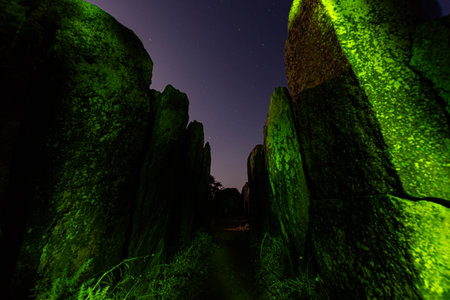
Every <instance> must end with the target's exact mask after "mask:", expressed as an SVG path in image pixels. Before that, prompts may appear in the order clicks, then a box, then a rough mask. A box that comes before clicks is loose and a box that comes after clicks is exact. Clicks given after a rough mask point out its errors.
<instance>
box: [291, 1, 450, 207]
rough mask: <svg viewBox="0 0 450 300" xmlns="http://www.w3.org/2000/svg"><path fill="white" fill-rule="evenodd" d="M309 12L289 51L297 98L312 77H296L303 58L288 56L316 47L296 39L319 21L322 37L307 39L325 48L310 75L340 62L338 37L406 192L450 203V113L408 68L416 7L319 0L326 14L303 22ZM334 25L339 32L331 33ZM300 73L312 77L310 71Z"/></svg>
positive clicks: (299, 19)
mask: <svg viewBox="0 0 450 300" xmlns="http://www.w3.org/2000/svg"><path fill="white" fill-rule="evenodd" d="M316 2H318V1H316ZM310 9H311V7H310V5H306V2H302V6H300V8H299V10H298V12H297V14H296V17H295V19H294V20H293V21H292V22H291V26H290V33H289V35H290V37H289V38H288V42H287V46H286V49H287V51H286V54H287V56H286V57H287V59H286V61H287V63H286V64H287V65H291V66H292V69H291V68H290V67H287V70H288V81H289V86H290V89H291V92H292V93H293V98H294V99H296V97H297V93H298V92H299V91H300V90H301V89H300V90H299V89H298V87H297V86H298V85H300V83H299V78H302V79H301V80H300V82H302V84H303V85H307V84H308V82H309V80H310V79H311V77H310V76H308V75H296V74H295V72H299V71H295V70H300V69H299V68H297V65H299V66H303V65H304V64H305V63H304V62H303V60H302V58H301V57H297V58H295V59H293V60H292V59H290V57H295V56H292V55H290V53H296V51H303V50H301V49H304V47H307V48H308V49H310V48H312V47H311V46H309V44H308V43H307V42H302V41H301V40H299V39H293V38H292V37H295V36H296V35H298V32H299V31H302V30H303V31H302V33H303V34H309V33H308V31H306V30H304V29H307V28H308V27H310V26H313V25H311V24H319V26H320V27H321V28H322V30H321V31H320V33H319V34H316V35H315V38H314V39H312V38H309V39H308V40H313V41H314V45H317V46H316V49H319V51H317V52H315V54H316V55H319V56H321V57H322V58H321V59H317V60H316V61H317V63H315V62H314V61H311V60H307V61H308V62H311V63H309V67H310V70H311V71H312V72H316V71H315V70H316V69H317V68H318V69H322V66H323V64H321V63H320V62H321V61H323V60H330V61H333V60H337V61H342V57H341V55H340V54H339V52H332V51H329V50H327V49H328V48H329V45H330V40H329V36H330V35H333V34H334V35H335V37H336V38H337V41H338V43H339V46H340V49H342V52H343V54H344V55H345V59H346V60H347V61H348V62H349V65H351V68H352V70H353V71H354V73H355V74H356V77H357V79H358V82H359V85H360V86H361V88H362V89H363V90H364V93H365V94H366V95H367V97H368V99H369V102H370V103H371V105H372V106H373V109H374V112H375V115H376V118H377V120H378V122H379V124H380V128H381V134H382V136H383V138H384V140H385V142H386V144H387V145H388V151H389V154H390V156H391V161H392V163H393V165H394V168H395V170H396V172H397V174H398V176H399V178H400V180H401V183H402V186H403V188H404V190H405V191H406V192H407V193H408V194H409V195H411V196H415V197H436V198H443V199H449V198H450V189H449V188H448V186H449V184H448V183H449V182H450V178H449V176H450V175H449V174H450V172H449V169H448V163H449V161H450V154H449V153H450V152H449V151H448V144H449V129H448V122H447V118H448V112H447V111H446V110H445V108H444V107H443V104H442V100H441V99H439V98H438V97H437V93H436V92H434V91H433V86H432V85H431V84H429V82H428V81H427V80H424V79H423V78H421V74H418V73H417V72H416V71H415V70H414V68H411V66H410V58H411V56H412V53H411V49H412V46H411V39H410V36H411V34H412V33H413V31H414V25H415V22H417V14H415V10H414V9H415V7H414V5H411V4H410V3H409V2H403V1H402V2H397V1H395V2H394V1H391V0H383V1H376V2H373V1H368V0H359V1H354V0H321V1H320V3H317V4H316V5H315V9H316V11H319V12H320V13H319V12H317V13H316V15H313V18H310V19H305V15H306V14H307V13H308V11H309V10H310ZM308 20H309V21H308ZM314 26H315V25H314ZM330 28H332V29H333V31H334V33H330ZM418 47H420V46H418ZM290 49H298V50H295V51H293V50H290ZM415 52H416V53H417V50H415ZM343 63H344V62H343ZM443 68H445V67H443ZM302 71H303V72H302V74H309V70H305V69H302ZM443 74H445V73H443ZM326 79H327V78H326V77H324V78H323V80H326Z"/></svg>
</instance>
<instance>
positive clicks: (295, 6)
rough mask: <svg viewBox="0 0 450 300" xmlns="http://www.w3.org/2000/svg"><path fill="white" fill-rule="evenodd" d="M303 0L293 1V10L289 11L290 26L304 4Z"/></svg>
mask: <svg viewBox="0 0 450 300" xmlns="http://www.w3.org/2000/svg"><path fill="white" fill-rule="evenodd" d="M302 1H303V0H294V1H293V2H292V6H291V10H290V11H289V23H288V27H289V26H291V23H292V21H293V20H294V18H295V16H296V15H297V13H298V11H299V10H300V6H301V4H302Z"/></svg>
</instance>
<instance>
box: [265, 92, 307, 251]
mask: <svg viewBox="0 0 450 300" xmlns="http://www.w3.org/2000/svg"><path fill="white" fill-rule="evenodd" d="M290 102H291V97H290V96H289V92H288V90H287V89H285V88H277V89H275V91H274V92H273V94H272V97H271V101H270V108H269V114H268V116H267V121H266V125H265V134H264V146H265V151H266V161H267V173H268V176H269V183H270V187H271V190H272V195H273V198H272V210H273V211H274V212H276V216H277V219H278V223H279V225H280V229H281V233H282V236H283V238H284V240H285V243H286V244H288V245H290V246H291V247H292V249H293V251H294V253H295V256H297V255H298V256H303V253H304V247H305V240H306V232H307V230H308V221H309V218H308V209H309V192H308V188H307V186H306V181H305V175H304V172H303V163H302V158H301V154H300V148H299V145H298V140H297V133H296V130H295V124H294V118H293V114H292V110H291V107H290V105H291V104H290Z"/></svg>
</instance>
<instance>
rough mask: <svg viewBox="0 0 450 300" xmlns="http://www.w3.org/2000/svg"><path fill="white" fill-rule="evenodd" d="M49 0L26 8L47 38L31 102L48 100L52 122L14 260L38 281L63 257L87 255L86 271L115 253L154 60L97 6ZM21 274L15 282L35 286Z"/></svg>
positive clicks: (112, 259)
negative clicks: (39, 80) (40, 75)
mask: <svg viewBox="0 0 450 300" xmlns="http://www.w3.org/2000/svg"><path fill="white" fill-rule="evenodd" d="M50 2H51V1H38V2H37V3H36V5H33V8H32V9H30V11H29V14H30V15H31V16H33V18H34V19H33V21H32V22H31V23H32V24H28V25H29V26H33V28H34V27H36V28H38V29H41V30H42V35H43V39H45V40H48V44H47V45H46V47H47V48H48V49H45V51H42V52H43V53H44V54H42V57H39V59H40V60H42V62H40V64H43V65H45V66H46V67H45V70H46V72H47V73H45V74H44V76H45V81H44V80H42V83H43V84H44V86H43V87H41V88H42V91H45V93H46V94H45V96H46V97H40V98H39V99H37V100H36V101H40V102H42V105H43V107H46V108H48V109H49V113H48V116H49V118H50V120H49V122H51V123H50V124H51V125H52V128H50V129H48V130H47V129H46V130H47V131H45V132H44V133H42V134H43V135H44V134H45V136H44V137H42V140H43V142H42V143H43V145H42V149H40V152H43V153H44V154H43V155H41V156H43V157H39V158H38V160H43V161H45V162H47V161H48V164H46V165H44V168H46V170H45V171H43V174H44V175H45V176H41V177H42V178H38V180H37V182H38V183H37V184H36V185H37V187H36V191H35V192H33V198H32V199H31V200H30V203H31V204H30V205H31V208H30V211H31V216H30V221H29V224H28V226H29V228H28V229H29V230H28V231H27V233H26V235H25V237H24V241H23V247H22V250H21V254H20V255H21V256H20V257H19V262H18V268H17V273H18V274H20V276H23V277H26V280H24V282H30V283H32V282H33V280H34V279H35V277H36V276H38V277H39V282H37V287H39V288H42V289H45V288H48V284H49V280H50V279H51V277H52V276H53V275H55V274H60V273H61V272H62V270H63V269H64V268H65V267H64V266H65V265H69V269H68V274H69V275H71V274H73V273H74V272H75V271H76V270H77V269H78V268H79V267H80V266H81V265H82V264H83V263H84V262H85V261H86V260H87V259H89V258H93V263H92V265H90V266H89V269H88V270H87V273H89V274H92V273H95V272H96V271H98V270H99V269H102V268H104V267H105V266H109V265H110V264H115V263H116V262H118V260H119V259H120V258H121V255H122V251H123V243H124V241H125V230H126V229H125V228H126V227H127V225H128V222H129V220H128V215H127V213H126V212H129V209H130V205H131V204H132V201H131V199H130V197H133V195H134V192H130V190H129V189H130V186H132V185H133V184H134V183H133V182H132V181H133V180H134V179H133V178H134V177H135V176H136V173H137V158H138V157H139V156H140V154H141V152H142V148H143V145H144V142H145V136H146V134H147V129H148V118H149V112H150V94H149V90H148V86H149V84H150V78H151V72H152V66H153V64H152V61H151V59H150V58H149V56H148V54H147V52H146V51H145V49H144V47H143V46H142V43H141V42H140V41H139V40H138V38H137V37H136V36H135V35H134V34H133V33H132V32H131V31H130V30H128V29H126V28H125V27H123V26H122V25H120V24H119V23H117V21H115V20H114V19H113V18H112V17H111V16H109V15H108V14H106V13H105V12H103V11H102V10H100V9H99V8H98V7H96V6H93V5H91V4H89V3H87V2H85V1H81V0H78V1H74V0H59V1H58V4H57V5H55V4H54V3H53V2H51V4H50ZM42 28H52V29H51V30H49V31H48V32H47V31H45V30H43V29H42ZM45 117H47V115H46V116H45ZM37 126H41V124H40V123H39V124H37ZM39 128H40V127H39ZM42 131H44V130H42ZM37 152H39V151H37ZM38 175H41V173H38ZM55 276H56V275H55ZM18 282H19V284H20V286H19V287H18V289H20V290H23V291H26V290H27V289H29V288H31V287H27V286H23V285H22V282H20V279H19V280H18ZM33 284H34V283H33Z"/></svg>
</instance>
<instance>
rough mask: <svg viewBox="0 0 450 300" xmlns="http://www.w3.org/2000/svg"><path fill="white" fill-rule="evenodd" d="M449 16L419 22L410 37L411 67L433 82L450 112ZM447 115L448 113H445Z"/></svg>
mask: <svg viewBox="0 0 450 300" xmlns="http://www.w3.org/2000/svg"><path fill="white" fill-rule="evenodd" d="M448 53H450V16H447V17H443V18H440V19H435V20H431V21H428V22H426V23H424V24H421V25H419V26H418V27H417V29H416V30H415V32H414V34H413V37H412V56H411V60H410V65H411V67H412V68H413V69H414V70H415V71H416V72H419V74H420V75H421V76H423V77H425V78H426V79H428V80H430V81H431V82H432V83H433V87H434V89H435V90H437V91H438V92H439V97H441V98H442V99H443V103H442V104H443V105H444V106H445V109H446V111H447V114H448V113H449V112H450V68H449V67H448V66H450V55H448ZM447 116H448V115H447Z"/></svg>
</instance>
